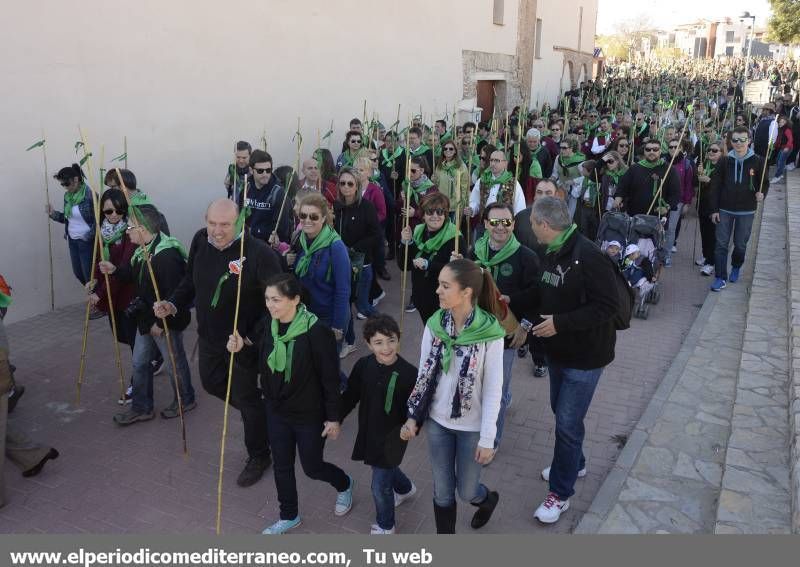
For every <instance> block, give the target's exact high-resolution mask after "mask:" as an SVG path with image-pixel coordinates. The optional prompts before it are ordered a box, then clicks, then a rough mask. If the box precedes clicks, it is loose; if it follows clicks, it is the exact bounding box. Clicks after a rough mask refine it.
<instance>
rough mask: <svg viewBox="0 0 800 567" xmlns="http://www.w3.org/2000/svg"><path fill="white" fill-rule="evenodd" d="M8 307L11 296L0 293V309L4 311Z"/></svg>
mask: <svg viewBox="0 0 800 567" xmlns="http://www.w3.org/2000/svg"><path fill="white" fill-rule="evenodd" d="M9 305H11V296H10V295H6V294H5V293H3V292H2V291H0V309H5V308H6V307H8V306H9Z"/></svg>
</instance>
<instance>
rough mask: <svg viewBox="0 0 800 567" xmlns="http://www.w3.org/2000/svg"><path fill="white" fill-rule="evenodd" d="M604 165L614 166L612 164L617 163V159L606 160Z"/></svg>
mask: <svg viewBox="0 0 800 567" xmlns="http://www.w3.org/2000/svg"><path fill="white" fill-rule="evenodd" d="M603 163H604V164H606V165H612V164H615V163H617V160H615V159H604V160H603Z"/></svg>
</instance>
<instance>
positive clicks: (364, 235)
mask: <svg viewBox="0 0 800 567" xmlns="http://www.w3.org/2000/svg"><path fill="white" fill-rule="evenodd" d="M333 214H334V216H335V219H334V221H333V226H334V227H335V228H336V232H338V233H339V236H341V237H342V242H344V243H345V244H346V245H347V247H348V248H353V249H354V250H357V251H359V252H363V253H364V265H367V264H371V263H372V255H373V252H374V251H375V247H376V246H377V245H378V241H379V239H380V236H381V225H380V223H378V213H376V212H375V206H374V205H373V204H372V203H370V202H369V201H367V200H366V199H359V200H358V201H356V202H354V203H352V204H350V205H345V204H344V203H343V202H342V201H340V200H338V199H337V200H336V201H334V203H333Z"/></svg>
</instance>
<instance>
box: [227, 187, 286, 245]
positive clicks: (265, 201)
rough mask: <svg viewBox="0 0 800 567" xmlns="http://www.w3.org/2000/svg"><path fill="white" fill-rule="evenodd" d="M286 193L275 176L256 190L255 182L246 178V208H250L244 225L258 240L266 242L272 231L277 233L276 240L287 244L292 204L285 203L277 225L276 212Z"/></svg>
mask: <svg viewBox="0 0 800 567" xmlns="http://www.w3.org/2000/svg"><path fill="white" fill-rule="evenodd" d="M285 194H286V191H285V190H284V188H283V187H281V185H280V183H278V178H277V177H276V176H275V175H272V176H270V178H269V181H268V182H267V184H266V185H264V186H263V187H261V188H260V189H257V188H256V184H255V181H254V180H253V179H252V178H248V182H247V206H248V207H250V216H249V217H247V221H246V224H247V226H248V227H250V234H251V235H252V236H254V237H256V238H258V239H259V240H267V239H268V238H269V237H270V235H271V234H272V233H273V232H274V231H276V230H277V231H278V238H280V239H281V241H282V242H289V239H290V238H291V236H292V203H291V201H289V202H287V203H286V205H284V207H283V213H281V219H280V223H278V212H279V211H280V209H281V204H282V203H283V196H284V195H285ZM243 198H244V193H242V194H240V195H239V206H240V207H241V206H242V199H243Z"/></svg>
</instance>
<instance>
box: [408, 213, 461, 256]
mask: <svg viewBox="0 0 800 567" xmlns="http://www.w3.org/2000/svg"><path fill="white" fill-rule="evenodd" d="M425 228H426V226H425V224H424V223H422V224H418V225H417V226H416V227H414V234H413V235H412V239H413V240H414V244H415V245H416V246H417V250H418V252H417V255H416V256H415V257H416V258H419V257H421V256H427V257H428V258H430V257H431V256H433V255H434V254H436V253H437V252H438V251H439V248H441V247H442V246H444V244H445V242H449V241H450V240H452V239H453V238H456V237H457V234H456V225H454V224H453V223H452V222H451V221H450V219H447V220H446V221H445V222H444V225H443V226H442V228H440V229H439V232H437V233H436V235H435V236H433V237H431V238H429V239H427V240H423V236H424V234H425Z"/></svg>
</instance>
